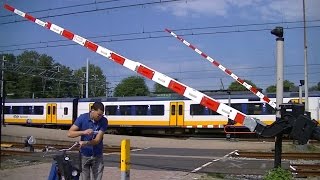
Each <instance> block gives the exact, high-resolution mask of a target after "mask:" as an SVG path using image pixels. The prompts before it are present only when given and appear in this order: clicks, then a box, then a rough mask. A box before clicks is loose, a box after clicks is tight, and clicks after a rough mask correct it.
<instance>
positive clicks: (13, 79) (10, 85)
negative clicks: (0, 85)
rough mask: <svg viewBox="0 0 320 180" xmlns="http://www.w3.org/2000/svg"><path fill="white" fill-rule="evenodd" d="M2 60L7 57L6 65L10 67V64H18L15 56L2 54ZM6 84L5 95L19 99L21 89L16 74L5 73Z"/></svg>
mask: <svg viewBox="0 0 320 180" xmlns="http://www.w3.org/2000/svg"><path fill="white" fill-rule="evenodd" d="M0 56H1V57H0V58H1V60H2V57H3V56H4V57H5V62H4V65H5V66H7V65H10V63H16V60H17V58H16V56H14V55H13V54H1V55H0ZM3 79H4V81H5V82H4V83H5V93H6V95H7V96H8V97H9V98H17V97H18V96H19V95H18V94H19V89H18V76H17V75H16V73H14V72H10V71H6V72H5V73H4V77H3Z"/></svg>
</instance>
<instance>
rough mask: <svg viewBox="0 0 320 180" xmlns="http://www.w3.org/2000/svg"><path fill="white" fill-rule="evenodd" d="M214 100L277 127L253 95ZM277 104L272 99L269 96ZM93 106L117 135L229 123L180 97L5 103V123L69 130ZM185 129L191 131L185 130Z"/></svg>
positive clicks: (294, 96)
mask: <svg viewBox="0 0 320 180" xmlns="http://www.w3.org/2000/svg"><path fill="white" fill-rule="evenodd" d="M210 96H211V97H212V98H214V99H217V100H219V101H220V102H222V103H225V104H227V105H230V106H232V107H233V108H235V109H237V110H239V111H241V112H243V113H245V114H247V115H249V116H252V117H255V118H257V119H260V120H261V121H263V122H264V123H266V124H272V123H273V122H274V121H275V110H274V109H273V108H272V107H270V106H269V105H268V104H267V103H265V102H263V101H261V100H260V99H259V98H258V97H256V96H255V95H252V94H248V93H246V94H244V93H231V94H227V93H221V92H220V93H214V94H212V95H210ZM268 97H269V98H270V99H271V100H273V101H275V100H276V99H275V94H268ZM95 101H100V102H102V103H103V104H104V105H105V116H106V117H107V118H108V120H109V127H110V128H113V129H116V130H121V129H122V130H123V129H128V128H131V129H136V130H138V131H139V130H140V129H143V128H149V129H150V128H163V129H180V130H183V131H184V130H185V131H190V128H191V129H199V128H202V129H204V128H220V129H222V128H224V127H225V126H226V125H227V124H228V119H227V118H226V117H224V116H221V115H219V114H217V113H216V112H214V111H212V110H210V109H208V108H206V107H204V106H202V105H200V104H197V103H195V102H193V101H191V100H188V99H186V98H183V97H180V96H174V95H173V96H166V97H109V98H106V97H105V98H84V99H75V98H52V99H7V100H6V103H5V107H4V114H5V115H4V118H5V119H4V122H5V123H6V124H21V125H59V126H70V125H71V124H72V123H73V122H74V121H75V119H76V118H77V117H78V116H79V115H80V114H82V113H85V112H88V111H89V110H90V108H91V105H92V104H93V102H95ZM298 101H299V94H298V93H296V92H289V93H284V98H283V103H298ZM319 110H320V92H310V93H309V111H310V113H311V118H312V119H315V120H316V121H317V122H320V113H319ZM187 129H189V130H187Z"/></svg>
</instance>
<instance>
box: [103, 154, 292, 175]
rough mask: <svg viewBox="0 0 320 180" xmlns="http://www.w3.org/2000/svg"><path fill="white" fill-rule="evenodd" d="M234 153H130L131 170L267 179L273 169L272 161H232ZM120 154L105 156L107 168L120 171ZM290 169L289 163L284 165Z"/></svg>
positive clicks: (235, 159)
mask: <svg viewBox="0 0 320 180" xmlns="http://www.w3.org/2000/svg"><path fill="white" fill-rule="evenodd" d="M234 152H235V150H230V149H228V150H223V149H219V150H210V149H186V148H145V149H141V150H138V151H134V152H131V168H134V169H141V170H158V171H161V170H164V171H168V170H169V171H184V172H190V173H191V172H192V173H219V174H235V175H241V174H251V175H264V174H265V173H266V171H268V170H270V169H272V168H273V166H274V161H273V160H256V159H247V158H246V159H245V158H235V157H230V156H229V155H230V154H231V153H234ZM119 164H120V154H119V153H118V154H116V153H115V154H109V155H106V156H105V166H109V167H119ZM282 167H284V168H288V167H289V162H288V161H282Z"/></svg>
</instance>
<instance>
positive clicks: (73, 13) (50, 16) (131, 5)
mask: <svg viewBox="0 0 320 180" xmlns="http://www.w3.org/2000/svg"><path fill="white" fill-rule="evenodd" d="M118 1H119V0H118ZM178 1H185V0H167V1H163V0H160V1H158V2H147V3H137V4H129V5H121V6H113V7H106V8H100V9H97V7H96V9H92V10H85V11H77V12H69V13H62V14H58V15H48V16H41V17H39V18H52V17H61V16H68V15H75V14H82V13H91V12H98V11H106V10H115V9H122V8H130V7H137V6H147V5H156V4H163V3H171V2H178ZM98 3H100V2H98ZM101 3H102V2H101ZM49 10H51V9H49ZM39 11H41V12H42V11H44V12H45V11H46V10H39ZM47 11H48V9H47ZM24 21H27V20H23V19H21V20H18V21H17V20H15V21H11V22H5V23H0V25H5V24H12V23H18V22H24Z"/></svg>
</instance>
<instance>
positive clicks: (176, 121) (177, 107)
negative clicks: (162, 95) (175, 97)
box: [169, 102, 184, 126]
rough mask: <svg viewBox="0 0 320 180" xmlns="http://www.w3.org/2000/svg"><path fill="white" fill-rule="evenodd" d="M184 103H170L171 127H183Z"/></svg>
mask: <svg viewBox="0 0 320 180" xmlns="http://www.w3.org/2000/svg"><path fill="white" fill-rule="evenodd" d="M183 122H184V102H170V124H169V125H170V126H183Z"/></svg>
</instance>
